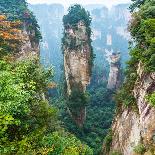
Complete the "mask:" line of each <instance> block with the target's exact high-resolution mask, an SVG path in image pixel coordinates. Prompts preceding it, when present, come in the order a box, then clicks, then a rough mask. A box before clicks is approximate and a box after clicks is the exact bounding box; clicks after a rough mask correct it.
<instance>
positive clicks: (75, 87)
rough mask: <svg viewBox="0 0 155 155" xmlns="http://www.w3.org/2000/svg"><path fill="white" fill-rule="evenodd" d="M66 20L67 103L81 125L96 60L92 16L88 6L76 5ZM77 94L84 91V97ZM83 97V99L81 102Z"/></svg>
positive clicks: (64, 46)
mask: <svg viewBox="0 0 155 155" xmlns="http://www.w3.org/2000/svg"><path fill="white" fill-rule="evenodd" d="M63 22H64V27H65V29H64V37H63V39H62V43H63V47H62V48H63V52H64V72H65V79H66V86H67V94H68V97H69V98H70V99H71V100H70V101H69V102H70V103H67V104H68V108H69V111H70V112H71V115H72V117H73V119H74V120H75V122H76V123H77V124H78V126H80V127H81V126H82V125H83V123H84V121H85V117H86V109H85V106H86V104H87V103H85V102H86V101H85V100H86V99H85V94H84V93H85V92H86V86H87V85H88V84H89V82H90V75H91V67H92V59H93V53H92V47H91V39H90V36H91V30H90V23H91V18H90V16H89V14H88V13H87V12H86V11H85V10H84V8H82V7H81V6H80V5H75V6H72V7H71V8H70V9H69V13H68V14H67V15H66V16H64V18H63ZM76 93H79V94H81V97H80V96H78V94H76ZM80 99H81V101H78V100H80ZM71 102H73V103H71ZM80 102H82V103H80Z"/></svg>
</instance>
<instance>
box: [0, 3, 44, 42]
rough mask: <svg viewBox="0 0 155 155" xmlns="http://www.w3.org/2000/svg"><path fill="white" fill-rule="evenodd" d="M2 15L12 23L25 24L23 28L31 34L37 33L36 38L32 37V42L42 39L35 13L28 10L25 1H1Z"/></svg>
mask: <svg viewBox="0 0 155 155" xmlns="http://www.w3.org/2000/svg"><path fill="white" fill-rule="evenodd" d="M0 14H5V15H6V16H7V18H8V20H10V21H16V20H18V21H19V20H20V21H21V22H23V28H26V29H27V31H29V32H30V34H33V32H34V33H35V36H31V37H30V39H31V41H32V42H33V41H36V42H38V43H39V40H40V39H41V38H42V37H41V33H40V31H39V29H40V28H39V25H38V23H37V21H36V19H35V16H34V15H33V13H32V12H31V11H30V10H29V9H28V6H27V2H26V1H25V0H18V2H17V0H7V1H6V0H1V1H0Z"/></svg>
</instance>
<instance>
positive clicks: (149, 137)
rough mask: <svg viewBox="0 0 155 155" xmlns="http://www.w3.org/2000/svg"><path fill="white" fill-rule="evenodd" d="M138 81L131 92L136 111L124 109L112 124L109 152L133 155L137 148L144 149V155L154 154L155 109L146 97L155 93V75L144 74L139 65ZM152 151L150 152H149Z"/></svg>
mask: <svg viewBox="0 0 155 155" xmlns="http://www.w3.org/2000/svg"><path fill="white" fill-rule="evenodd" d="M137 74H138V79H137V81H136V83H135V87H134V90H133V93H134V97H135V99H136V103H137V108H138V111H133V110H131V109H124V110H123V111H122V113H121V114H119V115H117V117H116V118H115V120H114V122H113V126H112V131H113V133H112V134H113V138H112V145H111V151H119V152H121V153H122V154H123V155H135V154H136V151H135V149H136V148H137V147H141V148H142V146H143V147H145V148H143V149H146V150H147V152H146V153H145V155H153V154H155V150H154V148H155V108H153V107H151V106H150V104H149V103H148V101H147V99H146V96H147V95H148V93H151V92H154V91H155V73H151V74H145V73H144V72H143V66H142V64H141V63H139V66H138V70H137ZM151 151H152V152H151Z"/></svg>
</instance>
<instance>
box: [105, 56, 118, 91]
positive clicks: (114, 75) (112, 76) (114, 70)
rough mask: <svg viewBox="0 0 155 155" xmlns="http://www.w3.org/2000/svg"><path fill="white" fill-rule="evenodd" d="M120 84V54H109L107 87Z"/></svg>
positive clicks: (112, 87)
mask: <svg viewBox="0 0 155 155" xmlns="http://www.w3.org/2000/svg"><path fill="white" fill-rule="evenodd" d="M119 85H120V54H112V55H111V56H110V73H109V78H108V85H107V88H108V89H117V88H118V87H119Z"/></svg>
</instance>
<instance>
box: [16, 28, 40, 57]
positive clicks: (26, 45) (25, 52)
mask: <svg viewBox="0 0 155 155" xmlns="http://www.w3.org/2000/svg"><path fill="white" fill-rule="evenodd" d="M34 37H35V32H32V31H31V32H30V31H28V30H26V28H25V27H24V28H23V30H22V31H21V38H22V40H21V46H20V49H19V51H20V52H19V53H18V55H17V56H16V57H17V58H18V59H24V58H26V57H32V56H36V57H38V58H39V54H40V52H39V51H40V49H39V41H35V40H32V39H31V38H34Z"/></svg>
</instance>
